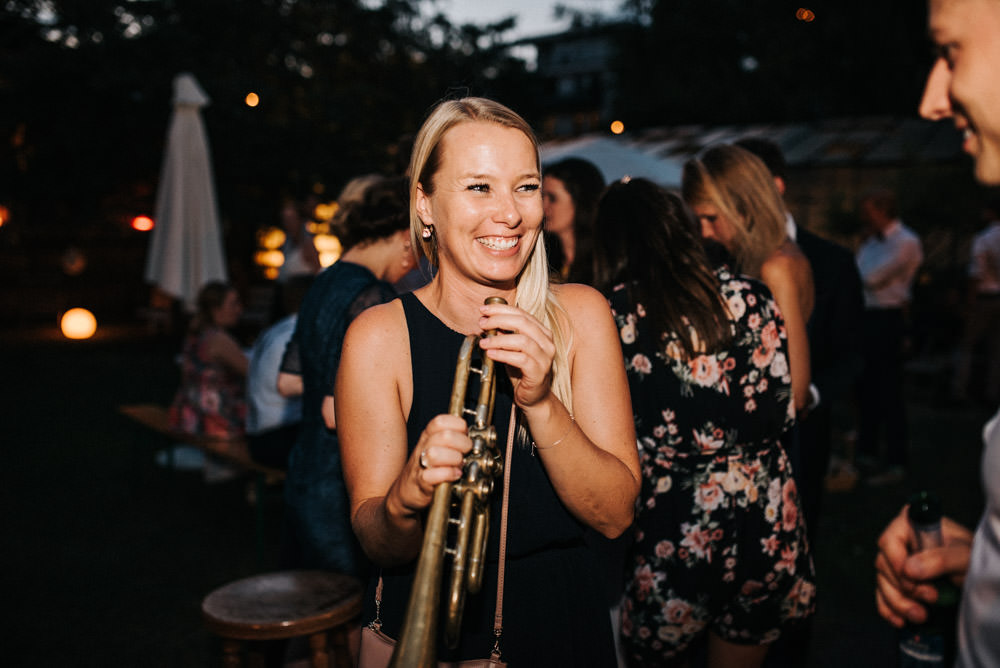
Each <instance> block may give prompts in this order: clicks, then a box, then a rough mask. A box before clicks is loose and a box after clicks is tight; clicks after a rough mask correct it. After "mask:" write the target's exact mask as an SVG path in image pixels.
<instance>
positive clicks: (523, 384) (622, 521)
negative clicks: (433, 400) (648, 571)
mask: <svg viewBox="0 0 1000 668" xmlns="http://www.w3.org/2000/svg"><path fill="white" fill-rule="evenodd" d="M558 294H559V299H560V302H561V303H562V305H563V307H564V309H565V310H566V314H567V315H568V317H569V322H570V324H571V326H572V330H573V340H572V348H571V351H570V355H569V356H568V357H569V363H570V371H571V382H572V388H573V416H572V418H571V417H570V411H569V410H568V409H567V408H566V406H564V405H563V403H562V402H561V401H560V400H559V399H558V398H556V396H555V394H553V393H552V387H551V380H552V377H551V372H550V370H551V366H552V359H553V357H554V351H555V346H554V344H553V342H552V337H551V333H550V332H549V330H547V329H545V328H544V327H542V326H541V324H540V323H538V321H537V320H535V319H534V318H531V317H530V316H528V315H527V314H526V313H524V312H523V311H520V310H519V309H515V308H512V307H509V306H484V307H482V312H483V313H484V315H485V316H486V317H485V318H483V320H482V321H481V323H480V324H481V326H482V327H483V328H484V329H494V328H496V329H500V330H502V331H504V332H505V333H503V334H499V335H497V336H494V337H491V338H489V339H484V340H483V341H484V342H483V344H482V346H483V348H484V349H486V350H487V351H489V354H490V357H492V358H493V359H494V360H496V361H498V362H502V363H504V364H507V366H508V373H509V374H510V375H511V378H512V380H513V381H514V386H515V389H514V399H515V401H516V402H517V405H518V407H519V408H520V409H521V410H522V411H523V413H524V415H525V417H526V418H527V421H528V428H529V430H530V431H531V437H532V439H533V440H534V442H535V445H536V449H537V453H538V455H539V456H540V457H541V458H542V462H543V463H544V465H545V470H546V472H547V473H548V475H549V478H550V480H551V481H552V484H553V487H554V488H555V490H556V493H557V494H558V495H559V498H560V500H561V501H562V502H563V503H564V504H565V505H566V507H567V508H568V509H569V510H570V512H572V513H573V515H574V516H575V517H577V518H578V519H579V520H580V521H582V522H584V523H585V524H587V525H589V526H591V527H593V528H594V529H596V530H598V531H600V532H601V533H602V534H604V535H606V536H608V537H609V538H614V537H616V536H618V535H620V534H621V533H622V532H624V531H625V530H626V529H627V528H628V527H629V525H631V524H632V519H633V512H634V505H635V500H636V497H637V496H638V493H639V457H638V452H637V449H636V441H635V430H634V426H633V422H632V407H631V398H630V396H629V390H628V382H627V380H626V377H625V365H624V363H623V362H622V354H621V347H620V346H619V344H618V330H617V328H616V327H615V324H614V320H613V319H612V317H611V311H610V309H609V307H608V303H607V301H606V300H605V299H604V297H603V296H601V294H600V293H598V292H597V291H596V290H593V289H591V288H589V287H586V286H582V285H576V284H570V285H564V286H561V287H560V289H559V293H558ZM508 332H513V333H508Z"/></svg>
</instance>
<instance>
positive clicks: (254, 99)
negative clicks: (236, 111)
mask: <svg viewBox="0 0 1000 668" xmlns="http://www.w3.org/2000/svg"><path fill="white" fill-rule="evenodd" d="M244 102H246V103H247V106H248V107H256V106H257V105H258V104H260V96H259V95H257V93H247V96H246V99H245V100H244Z"/></svg>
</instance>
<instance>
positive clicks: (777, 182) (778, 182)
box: [774, 176, 785, 197]
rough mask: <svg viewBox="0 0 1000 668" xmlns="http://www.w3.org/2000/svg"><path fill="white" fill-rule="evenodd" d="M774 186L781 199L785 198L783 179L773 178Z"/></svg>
mask: <svg viewBox="0 0 1000 668" xmlns="http://www.w3.org/2000/svg"><path fill="white" fill-rule="evenodd" d="M774 186H775V187H776V188H777V189H778V194H779V195H781V196H782V197H784V196H785V179H783V178H781V177H780V176H775V177H774Z"/></svg>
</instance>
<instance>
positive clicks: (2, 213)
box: [0, 204, 10, 227]
mask: <svg viewBox="0 0 1000 668" xmlns="http://www.w3.org/2000/svg"><path fill="white" fill-rule="evenodd" d="M8 220H10V209H8V208H7V207H5V206H4V205H3V204H0V227H3V226H4V223H6V222H7V221H8Z"/></svg>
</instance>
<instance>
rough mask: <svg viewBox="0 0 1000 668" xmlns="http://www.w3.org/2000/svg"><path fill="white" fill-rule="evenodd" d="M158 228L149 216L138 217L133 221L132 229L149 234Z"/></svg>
mask: <svg viewBox="0 0 1000 668" xmlns="http://www.w3.org/2000/svg"><path fill="white" fill-rule="evenodd" d="M155 226H156V223H154V222H153V219H152V218H150V217H149V216H136V217H135V218H133V219H132V229H133V230H137V231H139V232H149V231H150V230H151V229H153V228H154V227H155Z"/></svg>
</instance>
